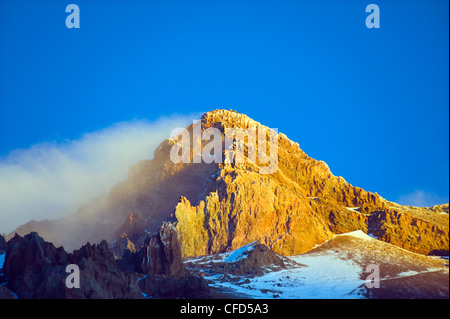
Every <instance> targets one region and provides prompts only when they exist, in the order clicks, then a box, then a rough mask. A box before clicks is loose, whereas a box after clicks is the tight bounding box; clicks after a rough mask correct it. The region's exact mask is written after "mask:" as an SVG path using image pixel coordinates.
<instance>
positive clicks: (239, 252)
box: [225, 241, 256, 263]
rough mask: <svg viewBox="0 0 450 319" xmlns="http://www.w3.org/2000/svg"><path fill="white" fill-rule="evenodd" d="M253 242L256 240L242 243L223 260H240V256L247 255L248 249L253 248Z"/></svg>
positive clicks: (231, 261)
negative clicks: (242, 244)
mask: <svg viewBox="0 0 450 319" xmlns="http://www.w3.org/2000/svg"><path fill="white" fill-rule="evenodd" d="M255 243H256V241H254V242H252V243H250V244H247V245H244V246H242V247H241V248H238V249H236V250H233V251H232V252H231V253H230V254H229V255H228V257H226V259H225V262H226V263H234V262H237V261H239V260H241V259H242V258H244V257H245V256H246V255H248V253H249V252H250V251H252V250H253V249H254V248H255Z"/></svg>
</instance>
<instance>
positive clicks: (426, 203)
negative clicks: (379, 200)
mask: <svg viewBox="0 0 450 319" xmlns="http://www.w3.org/2000/svg"><path fill="white" fill-rule="evenodd" d="M397 203H399V204H401V205H412V206H416V207H431V206H434V205H438V204H445V203H448V196H447V197H442V196H439V195H437V194H433V193H430V192H426V191H423V190H420V189H419V190H416V191H414V192H412V193H409V194H406V195H402V196H399V198H398V200H397Z"/></svg>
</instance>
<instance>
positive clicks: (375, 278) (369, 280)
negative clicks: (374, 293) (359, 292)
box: [366, 264, 380, 289]
mask: <svg viewBox="0 0 450 319" xmlns="http://www.w3.org/2000/svg"><path fill="white" fill-rule="evenodd" d="M366 273H369V275H368V276H367V277H366V287H367V288H369V289H372V288H380V267H378V265H375V264H370V265H367V267H366Z"/></svg>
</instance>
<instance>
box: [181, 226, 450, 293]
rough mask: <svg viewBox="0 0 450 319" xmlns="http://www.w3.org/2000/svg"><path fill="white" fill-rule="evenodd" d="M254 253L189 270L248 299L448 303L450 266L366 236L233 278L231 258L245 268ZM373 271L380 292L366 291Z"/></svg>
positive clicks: (208, 259) (190, 262)
mask: <svg viewBox="0 0 450 319" xmlns="http://www.w3.org/2000/svg"><path fill="white" fill-rule="evenodd" d="M252 247H254V244H248V245H247V246H244V247H242V248H240V249H238V250H235V251H231V252H227V253H220V254H216V255H210V256H203V257H194V258H188V259H187V260H186V261H185V264H186V266H187V268H188V269H189V270H191V271H192V272H196V273H197V274H199V275H202V276H203V277H204V278H205V279H207V280H209V281H210V285H211V286H212V287H215V288H217V289H221V290H224V291H226V292H228V294H230V295H233V294H235V295H239V296H241V297H245V298H282V299H285V298H289V299H292V298H293V299H297V298H299V299H316V298H318V299H328V298H332V299H334V298H338V299H361V298H374V299H377V298H444V299H445V298H448V297H449V284H448V275H449V270H448V260H443V259H441V258H439V257H430V256H423V255H420V254H415V253H411V252H408V251H406V250H404V249H401V248H398V247H396V246H394V245H392V244H388V243H384V242H381V241H379V240H376V239H373V238H370V237H369V236H367V235H366V234H364V233H363V232H362V231H354V232H350V233H346V234H341V235H336V236H334V237H333V238H332V239H330V240H328V241H327V242H325V243H324V244H322V245H319V246H318V247H316V248H314V249H312V250H311V251H309V252H307V253H304V254H301V255H297V256H290V257H281V256H279V257H278V258H283V260H284V267H280V266H278V267H276V266H273V265H261V266H260V269H261V270H262V272H260V273H258V274H256V275H255V273H254V272H247V273H236V272H230V271H229V269H230V267H232V264H234V263H236V260H230V257H232V256H234V255H239V257H238V258H239V260H240V261H239V262H241V263H243V262H244V261H245V260H246V259H249V256H250V255H249V254H247V255H246V254H242V253H240V252H242V251H248V250H251V249H252ZM239 253H240V254H239ZM261 256H263V255H260V256H258V257H259V258H261ZM369 265H375V266H376V267H378V269H379V274H380V278H379V279H380V281H379V288H375V287H374V288H370V287H367V286H366V280H367V279H368V277H369V275H370V274H371V273H370V271H366V270H368V269H367V266H369ZM231 269H233V268H231Z"/></svg>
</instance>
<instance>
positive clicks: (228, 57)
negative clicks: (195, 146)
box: [0, 0, 449, 202]
mask: <svg viewBox="0 0 450 319" xmlns="http://www.w3.org/2000/svg"><path fill="white" fill-rule="evenodd" d="M70 3H75V4H77V5H79V7H80V11H81V16H80V18H81V20H80V25H81V28H80V29H68V28H66V26H65V19H66V16H67V15H68V13H66V12H65V7H66V5H68V4H70ZM370 3H376V4H378V6H379V7H380V13H381V28H380V29H368V28H366V26H365V18H366V16H367V15H368V14H367V13H366V12H365V7H366V5H368V4H370ZM448 12H449V3H448V1H447V0H433V1H429V0H421V1H416V0H408V1H392V0H390V1H379V0H370V1H369V0H367V1H355V0H352V1H349V0H345V1H324V0H314V1H312V0H311V1H300V0H296V1H286V0H277V1H275V0H273V1H245V0H239V1H235V0H226V1H214V0H208V1H195V0H192V1H173V0H164V1H162V0H160V1H151V0H150V1H144V0H142V1H124V0H123V1H111V0H110V1H99V0H97V1H96V0H89V1H84V0H70V1H48V0H47V1H45V0H41V1H24V0H0V156H7V154H8V153H9V152H11V151H12V150H14V149H18V148H29V147H30V146H32V145H34V144H36V143H42V142H46V141H56V142H60V141H64V140H65V139H76V138H79V137H80V136H81V135H82V134H83V133H86V132H92V131H96V130H99V129H102V128H105V127H108V126H110V125H111V124H113V123H116V122H119V121H128V120H132V119H156V118H158V117H160V116H162V115H170V114H172V113H182V114H188V113H192V112H204V111H209V110H212V109H215V108H225V109H229V108H232V109H234V110H237V111H238V112H241V113H245V114H247V115H249V116H250V117H252V118H254V119H255V120H257V121H259V122H261V123H263V124H265V125H267V126H270V127H273V128H278V129H279V131H280V132H283V133H285V134H286V135H287V136H288V137H289V138H290V139H292V140H294V141H297V142H299V144H300V147H301V148H302V149H303V150H304V151H305V152H306V153H307V154H308V155H310V156H312V157H313V158H316V159H320V160H324V161H326V162H327V163H328V165H329V166H330V168H331V170H332V172H333V173H334V174H335V175H341V176H343V177H344V178H345V179H346V180H347V181H348V182H350V183H352V184H353V185H357V186H360V187H363V188H365V189H367V190H369V191H376V192H378V193H379V194H380V195H382V196H383V197H385V198H387V199H389V200H394V201H396V200H400V199H401V198H403V199H405V198H408V197H407V196H409V195H411V194H412V195H411V196H413V195H414V194H419V193H420V192H422V193H420V194H422V195H423V194H425V195H423V196H425V197H426V198H427V200H426V201H427V202H430V201H431V202H432V201H435V202H436V201H444V200H445V201H448V192H449V146H448V143H449V91H448V85H449V64H448V63H449V42H448V36H449V34H448V33H449V31H448V30H449V19H448V17H449V13H448ZM405 196H406V197H405ZM433 196H434V197H433ZM431 198H434V199H433V200H432V199H431Z"/></svg>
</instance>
